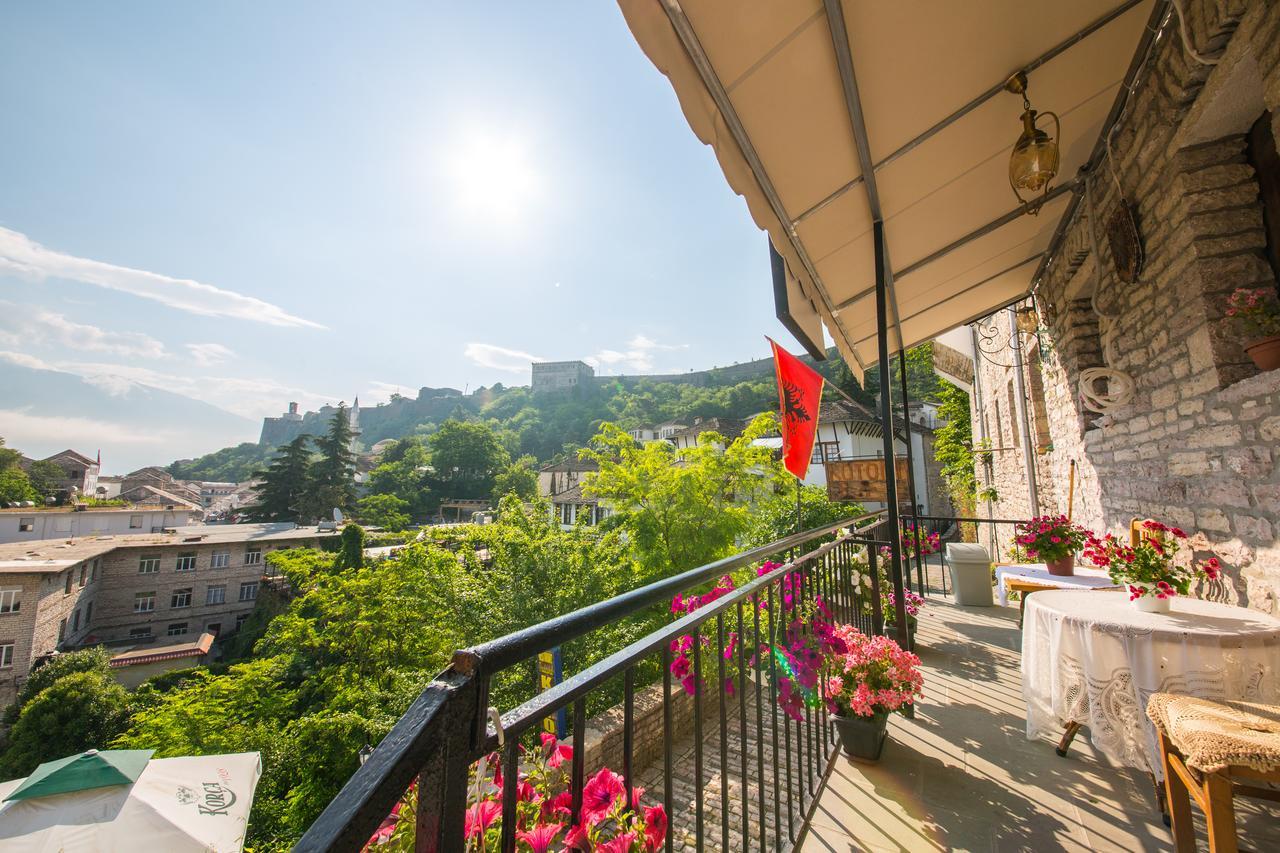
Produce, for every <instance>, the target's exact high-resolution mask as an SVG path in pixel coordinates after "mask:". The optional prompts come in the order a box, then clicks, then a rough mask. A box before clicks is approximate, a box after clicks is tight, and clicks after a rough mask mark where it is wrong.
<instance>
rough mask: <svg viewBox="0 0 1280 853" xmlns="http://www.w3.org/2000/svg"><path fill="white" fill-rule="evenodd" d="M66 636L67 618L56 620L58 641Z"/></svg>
mask: <svg viewBox="0 0 1280 853" xmlns="http://www.w3.org/2000/svg"><path fill="white" fill-rule="evenodd" d="M66 638H67V620H66V619H60V620H58V642H59V643H61V642H62V641H63V640H65V639H66Z"/></svg>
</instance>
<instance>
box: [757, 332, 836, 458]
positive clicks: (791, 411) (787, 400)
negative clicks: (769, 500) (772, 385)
mask: <svg viewBox="0 0 1280 853" xmlns="http://www.w3.org/2000/svg"><path fill="white" fill-rule="evenodd" d="M768 340H769V345H770V346H772V347H773V368H774V372H775V373H776V374H777V377H778V408H779V409H780V412H781V415H782V464H783V465H785V466H786V469H787V470H788V471H790V472H791V473H792V474H795V475H796V476H797V477H798V478H800V479H801V480H803V479H804V475H805V474H807V473H809V460H810V459H811V458H812V457H813V439H814V437H815V436H816V435H817V432H818V407H819V405H820V404H821V401H822V383H823V382H824V381H825V380H824V379H823V378H822V374H821V373H819V372H818V371H816V370H814V369H813V368H812V367H809V366H808V365H807V364H805V363H804V362H803V361H801V360H800V359H798V358H796V357H795V356H794V355H792V354H791V353H789V352H787V351H786V350H784V349H783V348H782V347H780V346H778V345H777V343H775V342H774V340H773V339H772V338H769V339H768Z"/></svg>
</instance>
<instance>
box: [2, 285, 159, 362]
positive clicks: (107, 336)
mask: <svg viewBox="0 0 1280 853" xmlns="http://www.w3.org/2000/svg"><path fill="white" fill-rule="evenodd" d="M0 262H2V261H0ZM0 342H3V343H5V344H7V345H8V346H15V347H30V346H32V345H36V344H53V345H56V346H60V347H65V348H67V349H78V350H87V351H89V352H104V353H108V354H110V355H118V356H123V357H125V358H163V357H164V356H165V355H166V352H165V348H164V344H162V343H161V342H160V341H158V340H156V339H155V338H153V337H151V336H150V335H144V334H142V333H141V332H112V331H108V330H106V329H103V328H99V327H98V326H93V325H89V324H87V323H77V322H75V321H74V320H68V319H67V318H66V317H65V316H63V315H62V314H58V313H56V312H53V311H47V310H45V309H43V308H34V307H31V306H28V305H15V304H13V303H12V302H0Z"/></svg>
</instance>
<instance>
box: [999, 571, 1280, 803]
mask: <svg viewBox="0 0 1280 853" xmlns="http://www.w3.org/2000/svg"><path fill="white" fill-rule="evenodd" d="M1157 692H1166V693H1184V694H1188V695H1191V696H1199V697H1201V698H1205V699H1247V700H1250V701H1254V702H1266V703H1273V704H1275V703H1280V619H1276V618H1275V617H1273V616H1268V615H1266V614H1263V613H1259V612H1258V611H1256V610H1248V609H1246V608H1243V607H1233V606H1231V605H1227V604H1217V603H1214V602H1211V601H1202V600H1200V599H1195V598H1184V597H1181V596H1179V597H1177V598H1175V599H1174V600H1173V607H1172V609H1171V611H1170V612H1169V613H1167V614H1157V613H1142V612H1140V611H1138V610H1137V609H1136V608H1135V607H1134V606H1133V605H1132V604H1130V603H1129V595H1128V593H1127V592H1106V591H1103V592H1097V591H1080V590H1045V591H1044V592H1037V593H1036V594H1035V595H1032V596H1030V597H1028V598H1027V606H1026V616H1025V618H1024V620H1023V626H1022V697H1023V699H1024V700H1026V703H1027V739H1028V740H1032V739H1036V738H1040V737H1048V738H1052V739H1053V740H1057V739H1058V738H1060V737H1061V736H1062V729H1063V727H1064V726H1065V725H1066V724H1067V723H1068V722H1076V723H1080V724H1081V725H1083V726H1086V727H1088V729H1089V739H1090V741H1091V742H1092V743H1093V746H1094V748H1095V749H1097V750H1098V751H1099V752H1100V753H1102V754H1103V755H1105V756H1107V757H1108V758H1109V759H1111V760H1112V761H1115V762H1117V763H1119V764H1124V765H1128V766H1130V767H1137V768H1139V769H1142V770H1146V771H1149V772H1151V773H1154V774H1155V775H1156V777H1157V778H1159V777H1161V776H1162V774H1161V771H1160V753H1159V748H1158V746H1157V742H1156V734H1155V728H1154V727H1153V726H1152V725H1151V723H1150V721H1149V720H1148V719H1147V715H1146V707H1147V699H1148V698H1150V696H1151V694H1152V693H1157Z"/></svg>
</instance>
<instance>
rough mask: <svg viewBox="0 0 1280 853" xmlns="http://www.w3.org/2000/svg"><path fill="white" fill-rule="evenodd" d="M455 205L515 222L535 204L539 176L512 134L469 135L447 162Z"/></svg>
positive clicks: (471, 212) (522, 146) (486, 215)
mask: <svg viewBox="0 0 1280 853" xmlns="http://www.w3.org/2000/svg"><path fill="white" fill-rule="evenodd" d="M448 175H449V178H450V180H451V182H452V183H453V185H454V191H455V192H456V193H457V202H458V206H459V207H460V208H461V209H462V210H463V211H465V212H466V213H468V214H471V215H481V216H485V217H492V218H495V219H503V220H509V221H515V220H520V219H524V218H525V217H527V215H528V214H529V211H530V208H531V207H532V206H533V204H534V203H535V202H536V201H537V198H538V195H539V189H540V184H541V181H540V176H539V174H538V171H537V169H536V168H535V166H534V165H533V163H532V162H531V161H530V160H529V157H528V155H527V153H526V146H525V145H524V143H523V141H522V140H521V139H520V138H519V137H518V136H515V135H511V134H507V135H498V134H495V133H491V132H488V133H471V134H468V135H467V136H466V137H464V138H463V139H461V140H460V141H459V143H458V144H457V146H456V148H455V149H454V151H453V153H452V156H451V157H450V158H449V162H448Z"/></svg>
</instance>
